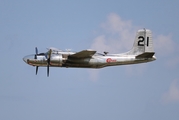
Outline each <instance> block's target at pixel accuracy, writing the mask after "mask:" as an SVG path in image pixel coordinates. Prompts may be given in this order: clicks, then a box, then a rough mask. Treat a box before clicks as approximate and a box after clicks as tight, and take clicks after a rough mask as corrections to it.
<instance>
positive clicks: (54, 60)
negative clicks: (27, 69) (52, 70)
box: [50, 55, 64, 66]
mask: <svg viewBox="0 0 179 120" xmlns="http://www.w3.org/2000/svg"><path fill="white" fill-rule="evenodd" d="M63 60H64V59H63V57H62V55H54V56H53V55H52V56H51V58H50V65H52V66H53V65H54V66H62V64H63Z"/></svg>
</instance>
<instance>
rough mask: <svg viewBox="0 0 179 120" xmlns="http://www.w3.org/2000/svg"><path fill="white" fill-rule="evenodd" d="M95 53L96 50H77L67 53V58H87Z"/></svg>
mask: <svg viewBox="0 0 179 120" xmlns="http://www.w3.org/2000/svg"><path fill="white" fill-rule="evenodd" d="M95 53H96V51H93V50H83V51H80V52H77V53H75V54H73V55H69V56H68V58H89V57H91V56H92V55H94V54H95Z"/></svg>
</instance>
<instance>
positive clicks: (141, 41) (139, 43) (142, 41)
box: [138, 36, 149, 46]
mask: <svg viewBox="0 0 179 120" xmlns="http://www.w3.org/2000/svg"><path fill="white" fill-rule="evenodd" d="M138 39H139V41H138V46H144V40H145V38H144V37H143V36H139V37H138ZM147 46H149V37H147Z"/></svg>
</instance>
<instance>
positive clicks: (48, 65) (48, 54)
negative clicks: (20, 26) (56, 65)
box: [34, 47, 52, 76]
mask: <svg viewBox="0 0 179 120" xmlns="http://www.w3.org/2000/svg"><path fill="white" fill-rule="evenodd" d="M51 54H52V49H50V50H49V52H48V53H47V54H44V53H40V54H38V49H37V47H35V56H34V59H37V56H38V55H45V57H46V58H47V76H49V67H50V58H51ZM38 68H39V66H36V75H37V73H38Z"/></svg>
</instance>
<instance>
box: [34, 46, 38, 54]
mask: <svg viewBox="0 0 179 120" xmlns="http://www.w3.org/2000/svg"><path fill="white" fill-rule="evenodd" d="M35 54H36V55H37V54H38V49H37V47H35Z"/></svg>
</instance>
